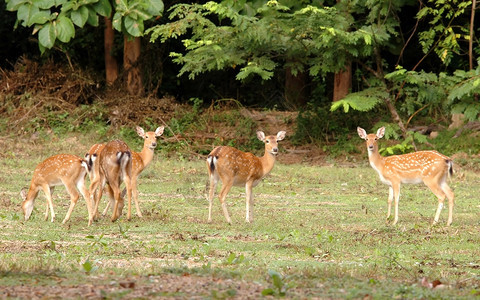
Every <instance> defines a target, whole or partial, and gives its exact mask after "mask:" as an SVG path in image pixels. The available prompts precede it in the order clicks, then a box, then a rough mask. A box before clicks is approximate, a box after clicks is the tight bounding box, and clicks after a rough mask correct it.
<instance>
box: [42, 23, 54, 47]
mask: <svg viewBox="0 0 480 300" xmlns="http://www.w3.org/2000/svg"><path fill="white" fill-rule="evenodd" d="M55 39H56V35H55V28H54V26H53V25H52V23H47V24H45V26H43V28H42V29H40V31H39V32H38V41H39V43H40V44H41V45H42V46H43V47H45V48H48V49H50V48H52V47H53V45H54V44H55Z"/></svg>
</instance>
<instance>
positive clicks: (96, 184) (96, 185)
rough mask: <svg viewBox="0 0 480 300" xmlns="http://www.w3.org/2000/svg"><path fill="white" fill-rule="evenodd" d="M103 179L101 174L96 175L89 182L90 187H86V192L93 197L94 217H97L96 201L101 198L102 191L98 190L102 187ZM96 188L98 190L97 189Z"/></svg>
mask: <svg viewBox="0 0 480 300" xmlns="http://www.w3.org/2000/svg"><path fill="white" fill-rule="evenodd" d="M104 181H105V179H103V178H102V176H97V177H95V179H94V180H93V181H92V182H90V187H89V188H88V194H89V195H90V197H93V202H92V204H93V214H94V215H95V219H98V202H99V201H100V199H101V198H102V193H101V192H100V190H101V189H103V185H104V184H105V183H104ZM97 189H98V190H97Z"/></svg>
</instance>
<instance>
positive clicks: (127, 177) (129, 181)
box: [123, 176, 132, 221]
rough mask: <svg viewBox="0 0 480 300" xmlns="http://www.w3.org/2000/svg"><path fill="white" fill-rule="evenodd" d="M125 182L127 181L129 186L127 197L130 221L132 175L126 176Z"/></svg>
mask: <svg viewBox="0 0 480 300" xmlns="http://www.w3.org/2000/svg"><path fill="white" fill-rule="evenodd" d="M123 182H125V187H126V188H127V199H128V212H127V220H128V221H130V220H131V219H132V181H131V178H130V176H125V177H124V179H123Z"/></svg>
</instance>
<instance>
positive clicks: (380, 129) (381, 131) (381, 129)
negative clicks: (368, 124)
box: [377, 127, 385, 139]
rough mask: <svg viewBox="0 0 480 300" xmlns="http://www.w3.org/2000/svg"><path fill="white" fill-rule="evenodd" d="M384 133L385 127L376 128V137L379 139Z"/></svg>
mask: <svg viewBox="0 0 480 300" xmlns="http://www.w3.org/2000/svg"><path fill="white" fill-rule="evenodd" d="M384 135H385V127H380V128H378V130H377V138H379V139H381V138H382V137H383V136H384Z"/></svg>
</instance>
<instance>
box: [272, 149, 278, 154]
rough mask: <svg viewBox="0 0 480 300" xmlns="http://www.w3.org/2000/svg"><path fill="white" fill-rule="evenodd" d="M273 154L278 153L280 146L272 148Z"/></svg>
mask: <svg viewBox="0 0 480 300" xmlns="http://www.w3.org/2000/svg"><path fill="white" fill-rule="evenodd" d="M272 154H275V155H277V154H278V148H277V147H275V148H272Z"/></svg>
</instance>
